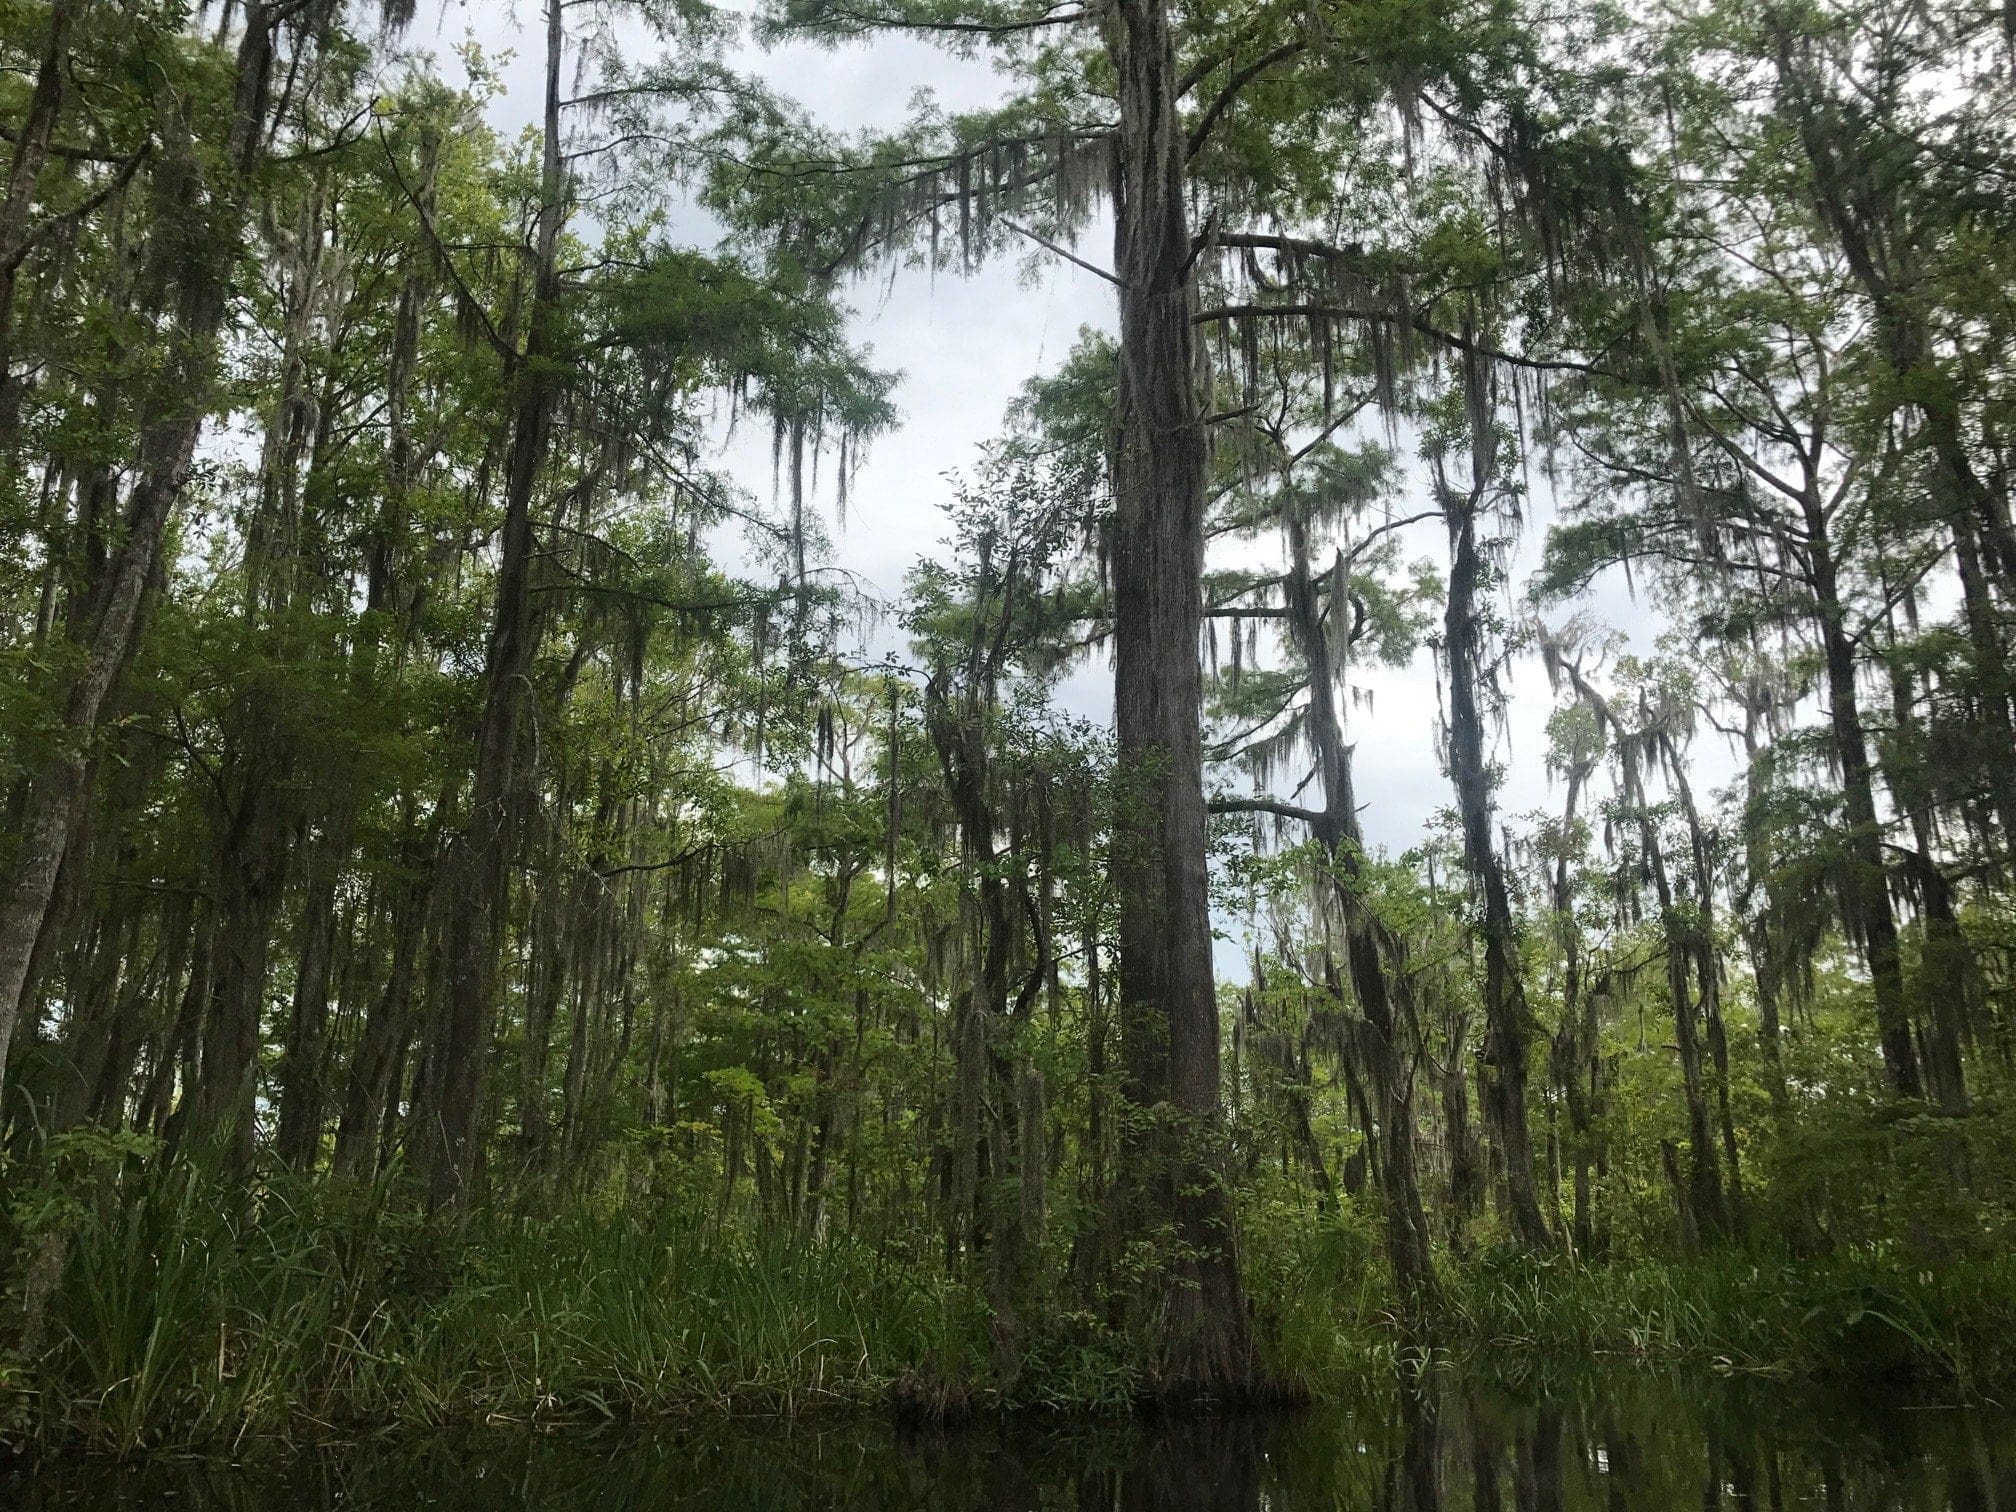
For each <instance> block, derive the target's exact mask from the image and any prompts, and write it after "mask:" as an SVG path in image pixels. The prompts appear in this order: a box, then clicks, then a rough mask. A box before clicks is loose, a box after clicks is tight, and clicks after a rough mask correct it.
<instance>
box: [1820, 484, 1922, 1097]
mask: <svg viewBox="0 0 2016 1512" xmlns="http://www.w3.org/2000/svg"><path fill="white" fill-rule="evenodd" d="M1806 517H1807V549H1808V551H1809V553H1810V555H1811V562H1812V569H1811V570H1812V582H1813V589H1814V597H1815V600H1816V603H1815V609H1816V613H1817V617H1818V619H1819V627H1820V645H1821V651H1822V653H1823V655H1824V656H1825V658H1826V666H1827V704H1828V709H1827V720H1828V729H1829V732H1830V733H1831V734H1832V736H1833V743H1834V757H1835V760H1836V761H1837V762H1838V763H1839V764H1840V768H1841V801H1842V807H1843V810H1844V811H1845V815H1846V818H1847V821H1848V834H1847V837H1846V839H1847V855H1846V857H1845V860H1844V863H1843V865H1844V870H1845V873H1846V875H1845V877H1844V879H1843V880H1844V885H1843V892H1844V893H1845V895H1846V897H1847V901H1848V905H1849V911H1850V913H1851V915H1852V917H1851V919H1850V921H1849V922H1850V925H1851V927H1852V929H1853V932H1854V933H1855V934H1856V935H1857V936H1858V937H1859V938H1860V941H1861V945H1862V953H1863V957H1864V959H1865V960H1866V961H1867V962H1868V965H1869V979H1870V983H1871V985H1872V986H1873V987H1874V989H1875V994H1876V1034H1877V1039H1878V1042H1879V1043H1880V1045H1881V1047H1882V1051H1883V1069H1884V1072H1885V1074H1886V1075H1887V1076H1888V1078H1889V1081H1890V1090H1891V1091H1893V1092H1895V1093H1896V1094H1897V1095H1898V1096H1899V1097H1923V1096H1924V1095H1925V1082H1924V1078H1923V1077H1922V1075H1921V1074H1920V1072H1919V1067H1918V1052H1917V1048H1916V1047H1915V1046H1914V1045H1913V1044H1912V1041H1911V1011H1910V1005H1909V1002H1908V1000H1907V998H1906V996H1905V990H1904V964H1903V958H1902V956H1901V955H1900V953H1899V951H1898V945H1897V915H1896V912H1895V910H1894V909H1893V907H1892V906H1891V902H1890V879H1889V876H1888V874H1887V873H1886V872H1885V871H1884V869H1883V826H1882V822H1881V821H1880V820H1879V819H1878V817H1877V813H1876V784H1875V777H1874V774H1873V772H1872V771H1871V768H1870V762H1869V740H1868V736H1867V734H1866V733H1865V730H1864V726H1863V723H1862V700H1861V695H1860V692H1859V691H1858V689H1857V688H1856V684H1855V646H1854V643H1853V642H1852V641H1851V640H1850V639H1849V638H1848V629H1847V615H1846V612H1845V610H1844V609H1843V608H1842V604H1841V595H1840V589H1839V586H1838V584H1837V582H1836V578H1835V567H1834V556H1833V550H1832V545H1831V542H1830V540H1829V538H1828V532H1827V523H1826V520H1825V518H1824V515H1823V513H1822V510H1821V508H1820V505H1819V503H1818V501H1817V500H1816V499H1814V498H1813V497H1812V495H1811V494H1810V493H1809V495H1808V502H1807V506H1806Z"/></svg>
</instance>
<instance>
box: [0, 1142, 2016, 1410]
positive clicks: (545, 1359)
mask: <svg viewBox="0 0 2016 1512" xmlns="http://www.w3.org/2000/svg"><path fill="white" fill-rule="evenodd" d="M393 1196H394V1193H393V1190H392V1188H391V1187H390V1186H389V1185H388V1186H381V1187H379V1188H375V1189H371V1190H365V1191H346V1190H344V1189H342V1188H339V1187H337V1186H334V1185H329V1184H324V1185H319V1186H311V1187H300V1188H291V1189H290V1188H286V1187H278V1186H275V1187H268V1188H264V1189H261V1190H260V1191H258V1192H257V1193H255V1194H246V1193H244V1192H242V1191H234V1190H231V1189H227V1188H224V1187H221V1186H219V1185H217V1184H215V1183H213V1182H211V1181H210V1180H208V1179H207V1178H205V1177H204V1176H203V1175H202V1174H201V1173H200V1172H198V1171H196V1170H195V1169H192V1168H188V1167H177V1168H173V1169H171V1170H169V1171H166V1172H162V1173H159V1174H157V1175H155V1176H152V1177H150V1178H149V1179H148V1180H147V1182H146V1184H145V1186H144V1188H143V1189H141V1190H139V1191H133V1192H127V1193H125V1194H124V1198H125V1200H123V1201H121V1202H119V1203H117V1204H111V1205H108V1206H106V1207H105V1208H103V1209H101V1211H102V1212H103V1213H104V1215H105V1216H103V1217H101V1218H93V1217H91V1216H89V1215H88V1214H86V1215H74V1216H73V1218H72V1220H71V1222H70V1224H69V1227H68V1228H67V1229H66V1230H65V1231H64V1241H63V1242H64V1245H65V1260H66V1263H65V1266H64V1270H63V1278H62V1281H61V1284H60V1285H59V1286H58V1287H57V1289H56V1290H55V1292H54V1294H53V1297H52V1300H51V1303H50V1308H49V1313H48V1316H47V1318H46V1320H45V1322H44V1325H43V1337H42V1340H41V1343H40V1346H39V1347H38V1348H37V1349H36V1350H35V1351H34V1354H33V1356H32V1358H30V1359H27V1360H25V1361H24V1360H20V1359H16V1360H15V1361H13V1362H12V1363H6V1362H4V1361H0V1437H5V1438H9V1439H12V1440H13V1441H15V1442H17V1443H18V1442H23V1441H27V1440H36V1441H41V1442H44V1443H52V1442H58V1441H68V1442H80V1443H91V1444H96V1445H100V1446H103V1447H108V1448H113V1449H118V1450H134V1449H139V1448H143V1447H148V1446H158V1445H169V1444H173V1445H188V1446H193V1445H198V1444H216V1443H219V1442H235V1441H239V1440H243V1439H247V1438H304V1437H311V1436H316V1435H324V1434H330V1433H338V1432H349V1431H356V1430H360V1429H375V1428H386V1427H398V1428H435V1427H441V1426H446V1425H450V1424H457V1423H496V1422H535V1421H584V1420H596V1419H613V1418H623V1417H638V1416H653V1415H680V1414H703V1413H704V1414H726V1413H742V1414H763V1415H776V1416H801V1415H805V1414H813V1413H818V1412H822V1411H831V1410H837V1409H862V1408H870V1407H877V1406H883V1405H888V1404H892V1403H893V1404H896V1405H898V1406H908V1407H911V1408H912V1409H914V1410H918V1411H921V1412H925V1413H927V1414H928V1413H945V1414H957V1413H961V1412H965V1411H973V1410H978V1411H985V1410H997V1409H1009V1408H1042V1409H1053V1410H1067V1411H1083V1410H1118V1409H1124V1408H1125V1407H1127V1406H1128V1405H1129V1404H1130V1403H1131V1402H1132V1401H1133V1400H1134V1397H1135V1394H1136V1391H1137V1388H1138V1383H1139V1380H1140V1378H1141V1373H1140V1372H1139V1370H1138V1369H1137V1368H1136V1366H1135V1363H1134V1362H1133V1361H1132V1360H1131V1359H1130V1358H1129V1354H1128V1348H1127V1345H1126V1344H1125V1342H1124V1340H1122V1339H1121V1338H1120V1337H1119V1336H1117V1335H1115V1334H1114V1333H1112V1332H1111V1331H1110V1330H1107V1329H1105V1328H1103V1327H1102V1326H1101V1325H1100V1323H1099V1320H1098V1318H1097V1317H1096V1315H1094V1314H1093V1313H1090V1312H1083V1311H1072V1310H1067V1309H1063V1308H1059V1309H1056V1310H1054V1311H1052V1312H1050V1313H1048V1314H1046V1315H1044V1316H1042V1317H1035V1318H1025V1319H1024V1320H1023V1329H1022V1334H1021V1337H1020V1339H1019V1341H1018V1347H1017V1350H1016V1354H1015V1360H1014V1363H1013V1367H1012V1368H1011V1369H1006V1370H1004V1368H1003V1366H1002V1363H1001V1353H1000V1340H999V1337H998V1336H997V1335H996V1333H995V1332H994V1330H993V1327H992V1320H991V1317H990V1314H989V1312H988V1309H987V1307H986V1305H985V1303H984V1301H983V1300H982V1298H981V1297H980V1296H979V1295H978V1294H977V1293H976V1291H975V1290H973V1289H972V1288H970V1287H968V1286H965V1285H962V1284H959V1283H957V1282H954V1281H952V1280H948V1279H946V1278H945V1277H943V1276H942V1275H939V1274H938V1273H937V1272H936V1270H935V1268H928V1267H920V1266H918V1265H917V1264H915V1263H914V1262H913V1261H910V1260H907V1259H905V1258H903V1257H901V1256H899V1255H892V1254H891V1253H890V1252H888V1251H885V1250H883V1249H878V1248H875V1247H870V1246H867V1245H861V1244H852V1243H847V1242H839V1241H826V1242H821V1243H817V1244H807V1243H802V1242H794V1241H791V1240H787V1239H784V1238H778V1237H764V1236H761V1235H753V1234H750V1233H746V1232H741V1231H738V1230H736V1229H734V1228H732V1227H728V1228H723V1227H720V1226H717V1225H716V1224H715V1223H713V1222H712V1221H711V1220H710V1219H709V1217H708V1216H707V1215H706V1214H704V1213H698V1214H696V1213H694V1212H691V1211H688V1210H686V1209H684V1208H682V1207H680V1206H678V1205H665V1204H658V1205H653V1204H649V1203H642V1202H637V1203H615V1202H611V1203H601V1204H598V1203H587V1202H582V1203H575V1204H571V1205H567V1206H563V1207H561V1208H560V1209H559V1210H557V1211H551V1212H543V1213H530V1212H518V1213H510V1214H506V1213H499V1212H486V1213H478V1214H475V1215H472V1216H471V1217H470V1218H469V1219H467V1220H466V1221H464V1222H462V1223H460V1224H457V1225H448V1224H444V1223H442V1222H439V1221H430V1220H427V1219H425V1218H423V1217H421V1216H419V1215H417V1214H416V1213H414V1212H412V1211H411V1210H410V1209H408V1208H406V1207H404V1206H402V1205H401V1204H400V1203H399V1202H396V1201H394V1200H393ZM1244 1259H1245V1265H1246V1270H1247V1274H1248V1277H1249V1287H1250V1294H1251V1301H1252V1306H1253V1310H1254V1316H1255V1323H1256V1328H1257V1329H1258V1331H1259V1334H1260V1338H1261V1342H1262V1347H1263V1349H1264V1350H1265V1352H1266V1356H1267V1359H1268V1362H1269V1364H1270V1365H1271V1367H1272V1368H1273V1370H1274V1371H1275V1372H1277V1373H1278V1375H1279V1376H1280V1377H1281V1378H1284V1379H1286V1380H1288V1381H1291V1382H1293V1383H1295V1384H1296V1385H1297V1386H1298V1387H1300V1388H1301V1389H1303V1390H1305V1391H1307V1392H1309V1393H1311V1394H1314V1395H1317V1396H1323V1397H1344V1396H1355V1395H1360V1394H1362V1393H1364V1392H1365V1391H1366V1390H1367V1389H1368V1388H1375V1389H1376V1388H1380V1387H1384V1386H1387V1385H1390V1384H1391V1382H1392V1381H1393V1380H1394V1379H1395V1377H1396V1375H1405V1374H1409V1373H1412V1372H1417V1371H1419V1370H1421V1369H1423V1368H1426V1367H1428V1366H1430V1365H1432V1364H1435V1363H1437V1362H1445V1361H1455V1362H1460V1363H1463V1364H1465V1365H1466V1366H1468V1367H1471V1368H1476V1369H1480V1370H1483V1371H1485V1372H1488V1373H1492V1374H1495V1375H1498V1376H1502V1377H1506V1378H1510V1379H1515V1380H1516V1379H1519V1378H1521V1377H1522V1376H1525V1375H1527V1374H1530V1373H1532V1372H1536V1371H1542V1370H1545V1369H1547V1368H1549V1366H1550V1365H1561V1364H1571V1363H1578V1362H1586V1361H1588V1360H1591V1359H1593V1358H1601V1357H1623V1358H1627V1359H1631V1360H1636V1361H1645V1362H1652V1363H1657V1364H1662V1365H1669V1366H1679V1367H1687V1368H1703V1369H1708V1370H1715V1371H1722V1372H1745V1373H1749V1372H1759V1373H1779V1374H1784V1375H1819V1374H1827V1373H1832V1372H1849V1371H1854V1372H1860V1373H1868V1372H1871V1371H1874V1372H1879V1373H1885V1374H1895V1375H1915V1376H1919V1377H1923V1378H1926V1379H1928V1380H1937V1381H1939V1382H1940V1383H1942V1384H1944V1385H1951V1386H1955V1387H1957V1388H1958V1389H1961V1390H1963V1391H1964V1390H1977V1391H1978V1390H1986V1389H1989V1388H1991V1387H1992V1386H1993V1385H1995V1384H1996V1383H1998V1382H2005V1381H2009V1380H2011V1379H2016V1342H2012V1341H2016V1261H2011V1260H2008V1259H1997V1258H1989V1259H1977V1260H1968V1261H1963V1262H1957V1263H1953V1264H1948V1265H1945V1266H1942V1267H1941V1268H1939V1269H1937V1270H1928V1269H1919V1268H1914V1267H1912V1266H1910V1265H1908V1264H1906V1263H1904V1262H1902V1261H1900V1260H1895V1259H1886V1258H1884V1257H1883V1256H1882V1255H1880V1254H1837V1255H1834V1256H1831V1257H1829V1258H1827V1259H1824V1260H1817V1261H1804V1262H1792V1261H1787V1260H1783V1259H1778V1260H1765V1259H1760V1258H1755V1257H1750V1256H1743V1255H1736V1254H1724V1255H1717V1256H1712V1257H1709V1258H1704V1259H1697V1260H1691V1261H1685V1262H1679V1261H1655V1260H1619V1261H1615V1262H1612V1263H1608V1264H1603V1265H1582V1264H1578V1263H1575V1262H1573V1261H1571V1260H1569V1259H1566V1258H1554V1259H1538V1260H1536V1259H1532V1258H1521V1257H1515V1256H1511V1255H1506V1254H1495V1253H1487V1254H1483V1255H1479V1256H1474V1257H1471V1258H1469V1259H1468V1260H1466V1261H1464V1262H1462V1263H1457V1262H1454V1261H1451V1260H1449V1259H1448V1258H1447V1257H1445V1259H1444V1264H1443V1268H1442V1272H1441V1277H1440V1287H1439V1292H1438V1296H1437V1301H1436V1304H1435V1306H1434V1309H1433V1312H1432V1314H1430V1315H1428V1316H1424V1317H1418V1318H1415V1319H1413V1320H1412V1321H1411V1323H1410V1322H1407V1321H1406V1320H1403V1319H1402V1318H1401V1317H1400V1315H1399V1312H1398V1309H1397V1308H1396V1306H1395V1303H1394V1298H1393V1296H1392V1293H1391V1290H1390V1286H1389V1284H1388V1282H1387V1280H1386V1271H1385V1267H1384V1266H1383V1265H1382V1264H1381V1263H1380V1256H1379V1254H1378V1252H1377V1247H1376V1244H1375V1243H1374V1242H1373V1241H1372V1240H1371V1239H1370V1238H1369V1237H1368V1229H1367V1227H1366V1225H1364V1224H1363V1223H1362V1222H1353V1221H1349V1220H1347V1219H1340V1218H1335V1217H1325V1216H1321V1215H1315V1214H1310V1213H1306V1212H1305V1213H1301V1214H1296V1215H1292V1216H1291V1215H1286V1214H1283V1215H1280V1216H1279V1217H1278V1218H1277V1221H1275V1222H1274V1223H1272V1224H1269V1223H1265V1222H1262V1223H1259V1224H1256V1225H1254V1226H1253V1227H1252V1228H1251V1229H1250V1230H1249V1233H1248V1236H1247V1242H1246V1254H1245V1257H1244Z"/></svg>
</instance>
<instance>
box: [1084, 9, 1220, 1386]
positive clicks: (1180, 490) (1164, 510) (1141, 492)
mask: <svg viewBox="0 0 2016 1512" xmlns="http://www.w3.org/2000/svg"><path fill="white" fill-rule="evenodd" d="M1105 42H1106V50H1107V54H1108V57H1109V59H1110V60H1111V63H1112V65H1113V70H1114V75H1115V83H1116V88H1117V90H1118V94H1119V107H1120V124H1119V136H1118V141H1117V143H1116V150H1115V165H1114V166H1115V175H1116V177H1115V182H1114V185H1113V197H1114V261H1115V268H1116V271H1117V276H1118V278H1119V283H1120V296H1119V303H1120V373H1119V408H1118V420H1117V434H1116V436H1115V438H1114V455H1113V484H1114V496H1115V519H1114V534H1113V561H1112V587H1113V604H1114V621H1113V641H1114V653H1115V668H1114V713H1115V721H1114V722H1115V728H1116V731H1117V735H1118V746H1119V761H1120V767H1121V772H1122V778H1121V782H1122V788H1121V799H1120V812H1119V814H1118V815H1117V817H1116V819H1115V824H1114V838H1113V847H1114V856H1113V873H1114V878H1115V881H1116V884H1117V891H1118V894H1119V898H1120V1025H1121V1045H1122V1057H1123V1062H1124V1093H1125V1096H1126V1098H1127V1101H1128V1102H1129V1103H1130V1104H1131V1105H1132V1110H1133V1111H1132V1117H1131V1118H1130V1120H1129V1127H1128V1130H1127V1146H1128V1147H1127V1150H1126V1152H1125V1157H1124V1165H1125V1169H1124V1171H1123V1173H1122V1174H1123V1177H1124V1180H1125V1183H1126V1189H1127V1190H1126V1194H1125V1198H1124V1205H1125V1210H1126V1212H1127V1215H1128V1219H1129V1221H1130V1226H1131V1227H1132V1228H1133V1229H1134V1230H1135V1231H1136V1232H1137V1233H1152V1232H1155V1231H1157V1230H1160V1229H1164V1228H1166V1230H1167V1231H1168V1233H1169V1237H1170V1238H1171V1239H1173V1241H1174V1247H1175V1253H1174V1255H1173V1256H1172V1258H1171V1259H1170V1260H1169V1262H1168V1264H1167V1267H1166V1270H1165V1273H1164V1274H1162V1275H1160V1276H1158V1277H1157V1278H1156V1288H1155V1289H1156V1291H1157V1292H1158V1295H1155V1296H1153V1297H1150V1298H1144V1299H1142V1300H1143V1301H1144V1303H1145V1304H1146V1306H1147V1308H1148V1309H1149V1314H1148V1315H1149V1316H1150V1317H1153V1318H1155V1319H1156V1327H1157V1328H1158V1331H1159V1334H1160V1337H1159V1339H1158V1340H1157V1344H1158V1349H1159V1362H1158V1373H1159V1384H1160V1385H1161V1386H1162V1387H1164V1388H1165V1389H1169V1390H1174V1391H1204V1392H1213V1391H1231V1392H1239V1391H1243V1390H1246V1389H1249V1388H1250V1386H1251V1385H1252V1384H1253V1373H1254V1364H1253V1354H1252V1343H1251V1339H1250V1337H1249V1333H1248V1327H1247V1319H1246V1306H1245V1301H1244V1298H1243V1296H1242V1294H1241V1289H1240V1280H1239V1264H1238V1257H1237V1251H1236V1246H1235V1241H1234V1233H1233V1219H1232V1208H1231V1202H1230V1199H1229V1197H1228V1195H1227V1193H1226V1190H1225V1187H1224V1182H1223V1175H1222V1171H1221V1169H1220V1166H1221V1159H1222V1157H1221V1152H1220V1149H1219V1145H1220V1142H1221V1126H1222V1120H1221V1114H1220V1105H1219V1098H1220V1091H1219V1066H1218V1054H1219V1047H1218V1037H1219V1036H1218V1004H1217V990H1216V982H1215V980H1214V976H1213V971H1212V964H1211V918H1210V900H1209V892H1208V884H1207V877H1206V870H1205V813H1204V789H1203V765H1202V759H1203V752H1202V746H1201V731H1200V726H1201V723H1202V668H1201V666H1200V664H1199V657H1198V640H1199V633H1200V629H1201V626H1202V619H1203V570H1204V498H1205V472H1206V455H1205V438H1204V427H1203V423H1202V421H1203V416H1202V410H1201V404H1200V395H1199V381H1198V380H1199V371H1198V361H1197V357H1198V353H1197V349H1196V342H1195V334H1194V330H1193V326H1192V320H1191V317H1192V314H1193V303H1194V300H1193V290H1192V288H1191V286H1190V282H1189V272H1190V258H1191V242H1190V225H1189V216H1188V213H1187V208H1186V204H1185V200H1184V192H1183V173H1184V161H1185V147H1184V137H1183V132H1182V129H1181V123H1180V120H1179V117H1178V112H1177V95H1176V83H1177V71H1176V49H1175V39H1174V35H1173V33H1172V31H1171V28H1170V23H1169V13H1168V9H1167V5H1166V0H1116V3H1115V5H1114V6H1113V8H1112V10H1111V11H1110V12H1108V14H1107V16H1106V20H1105Z"/></svg>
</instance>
